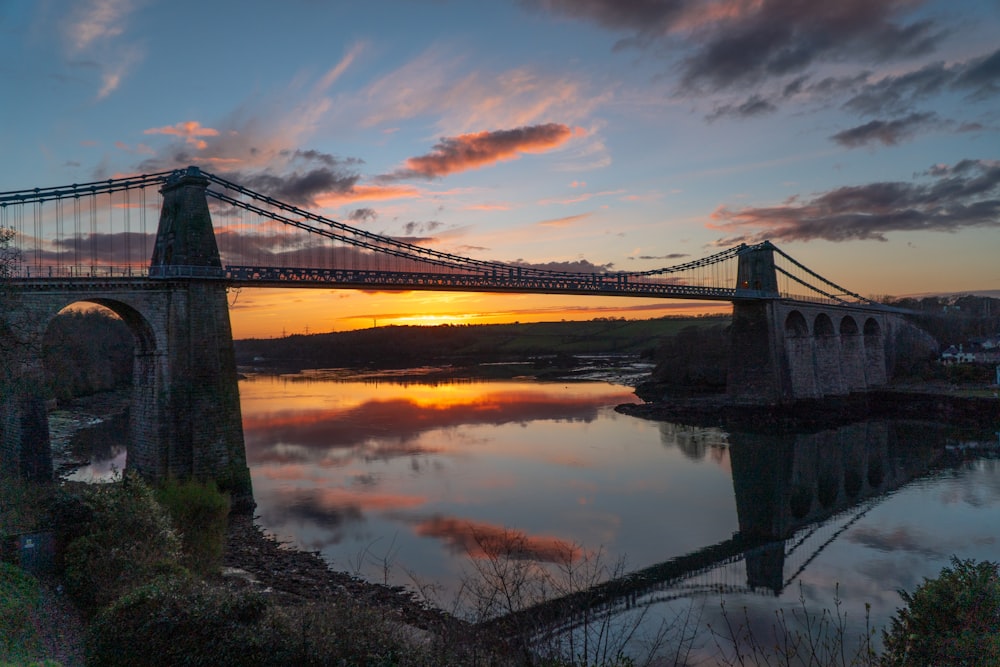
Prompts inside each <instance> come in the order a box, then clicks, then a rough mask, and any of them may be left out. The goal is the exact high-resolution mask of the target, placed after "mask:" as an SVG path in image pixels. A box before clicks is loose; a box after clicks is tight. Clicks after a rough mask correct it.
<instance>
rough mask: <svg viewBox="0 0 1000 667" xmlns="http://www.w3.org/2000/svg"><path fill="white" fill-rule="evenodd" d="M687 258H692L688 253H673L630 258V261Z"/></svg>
mask: <svg viewBox="0 0 1000 667" xmlns="http://www.w3.org/2000/svg"><path fill="white" fill-rule="evenodd" d="M685 257H690V255H689V254H688V253H686V252H672V253H670V254H669V255H636V256H634V257H629V259H667V260H669V259H683V258H685Z"/></svg>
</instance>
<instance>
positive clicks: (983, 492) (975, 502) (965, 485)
mask: <svg viewBox="0 0 1000 667" xmlns="http://www.w3.org/2000/svg"><path fill="white" fill-rule="evenodd" d="M961 470H962V473H961V474H960V473H958V472H956V473H953V474H951V475H949V476H948V477H947V482H946V484H945V486H944V488H943V489H942V490H941V493H940V495H939V496H938V498H939V499H940V501H941V502H942V503H943V504H945V505H953V504H964V505H968V506H969V507H974V508H976V509H986V508H990V507H993V506H994V505H1000V474H998V472H1000V460H998V459H979V460H978V461H969V462H967V463H965V464H964V465H963V466H962V469H961ZM969 477H971V478H972V483H970V481H969V479H968V478H969Z"/></svg>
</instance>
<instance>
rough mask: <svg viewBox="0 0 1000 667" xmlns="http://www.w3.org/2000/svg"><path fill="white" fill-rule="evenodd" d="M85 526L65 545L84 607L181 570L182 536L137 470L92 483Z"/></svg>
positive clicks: (69, 574)
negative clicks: (174, 527)
mask: <svg viewBox="0 0 1000 667" xmlns="http://www.w3.org/2000/svg"><path fill="white" fill-rule="evenodd" d="M82 500H83V503H84V505H85V506H86V507H87V508H88V509H89V511H90V512H91V516H92V518H91V520H90V522H89V525H88V526H87V530H85V531H83V534H82V536H80V537H77V538H76V539H74V540H73V541H72V542H70V543H69V545H68V546H67V547H66V552H65V554H64V563H65V581H66V588H67V590H68V591H69V592H70V593H71V594H72V595H73V597H74V598H75V600H76V602H77V604H78V605H79V606H80V608H81V610H82V611H84V612H86V613H93V612H95V611H97V610H98V609H100V608H101V607H104V606H106V605H108V604H110V603H111V602H112V601H113V600H115V599H116V598H117V597H119V596H120V595H122V594H123V593H125V592H126V591H129V590H131V589H133V588H135V587H137V586H140V585H142V584H144V583H146V582H148V581H150V580H151V579H153V578H154V577H156V576H160V575H164V574H167V573H170V572H177V571H178V570H181V569H182V568H180V565H179V564H178V562H179V559H180V539H179V538H178V537H177V533H176V532H174V530H173V528H172V527H171V525H170V518H169V517H168V516H167V513H166V511H165V510H164V509H163V508H162V507H161V506H160V505H159V503H157V502H156V500H155V499H154V497H153V492H152V491H151V490H150V488H149V486H147V485H146V483H145V482H143V481H142V479H141V478H140V477H139V476H138V475H136V474H135V473H131V472H127V473H125V475H124V477H123V478H122V479H121V480H120V481H117V482H113V483H109V484H100V485H94V486H91V487H89V488H88V489H86V490H85V491H84V492H83V498H82Z"/></svg>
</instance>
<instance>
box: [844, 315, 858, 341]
mask: <svg viewBox="0 0 1000 667" xmlns="http://www.w3.org/2000/svg"><path fill="white" fill-rule="evenodd" d="M859 333H860V329H858V322H857V320H855V319H854V318H853V317H851V316H850V315H844V317H842V318H841V319H840V335H841V336H857V335H858V334H859Z"/></svg>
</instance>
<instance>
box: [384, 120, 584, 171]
mask: <svg viewBox="0 0 1000 667" xmlns="http://www.w3.org/2000/svg"><path fill="white" fill-rule="evenodd" d="M584 134H586V131H585V130H583V129H582V128H575V129H573V128H570V127H568V126H566V125H563V124H561V123H546V124H544V125H532V126H526V127H518V128H515V129H513V130H497V131H495V132H487V131H483V132H477V133H475V134H460V135H459V136H457V137H445V138H443V139H442V140H441V141H440V142H439V143H438V144H437V145H435V146H434V149H433V150H432V152H430V153H428V154H427V155H421V156H419V157H413V158H410V159H408V160H407V161H406V168H405V169H404V170H402V171H401V172H399V173H397V174H394V175H393V176H394V177H404V178H405V177H412V176H422V177H425V178H435V177H438V176H447V175H448V174H453V173H456V172H460V171H466V170H468V169H478V168H479V167H482V166H484V165H490V164H494V163H496V162H500V161H503V160H513V159H517V157H519V153H542V152H544V151H547V150H551V149H553V148H556V147H557V146H560V145H562V144H563V143H565V142H566V141H568V140H569V139H570V138H571V137H573V136H583V135H584Z"/></svg>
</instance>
